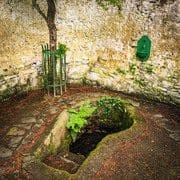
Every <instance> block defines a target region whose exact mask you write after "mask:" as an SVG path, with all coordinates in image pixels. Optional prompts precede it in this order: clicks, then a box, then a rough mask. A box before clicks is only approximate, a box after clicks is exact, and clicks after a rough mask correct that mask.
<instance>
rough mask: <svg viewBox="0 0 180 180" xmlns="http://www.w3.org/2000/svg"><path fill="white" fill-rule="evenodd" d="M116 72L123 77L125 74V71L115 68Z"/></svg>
mask: <svg viewBox="0 0 180 180" xmlns="http://www.w3.org/2000/svg"><path fill="white" fill-rule="evenodd" d="M116 71H117V72H118V73H120V74H123V75H125V74H126V71H125V70H122V69H120V68H117V69H116Z"/></svg>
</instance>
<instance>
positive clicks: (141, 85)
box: [134, 79, 146, 87]
mask: <svg viewBox="0 0 180 180" xmlns="http://www.w3.org/2000/svg"><path fill="white" fill-rule="evenodd" d="M134 83H135V84H137V85H139V87H145V86H146V82H145V81H144V79H135V80H134Z"/></svg>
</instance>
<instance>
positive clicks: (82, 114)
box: [66, 101, 95, 142]
mask: <svg viewBox="0 0 180 180" xmlns="http://www.w3.org/2000/svg"><path fill="white" fill-rule="evenodd" d="M94 111H95V107H92V106H91V105H90V102H89V101H87V102H85V103H84V104H83V105H81V106H80V108H79V110H76V109H69V113H70V118H69V121H68V122H67V125H66V127H67V128H68V129H69V131H70V135H71V137H72V140H73V142H75V141H76V138H77V135H78V133H80V132H81V130H82V129H83V128H84V127H85V126H86V125H87V124H88V121H87V118H88V117H90V116H91V115H92V113H93V112H94Z"/></svg>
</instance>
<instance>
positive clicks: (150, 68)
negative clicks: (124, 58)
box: [145, 64, 154, 75]
mask: <svg viewBox="0 0 180 180" xmlns="http://www.w3.org/2000/svg"><path fill="white" fill-rule="evenodd" d="M145 70H146V72H147V73H148V74H149V75H151V74H153V73H154V72H153V65H151V64H149V65H146V66H145Z"/></svg>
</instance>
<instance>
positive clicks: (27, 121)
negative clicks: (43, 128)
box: [21, 117, 36, 123]
mask: <svg viewBox="0 0 180 180" xmlns="http://www.w3.org/2000/svg"><path fill="white" fill-rule="evenodd" d="M21 122H22V123H35V122H36V119H35V118H34V117H24V118H22V119H21Z"/></svg>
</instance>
